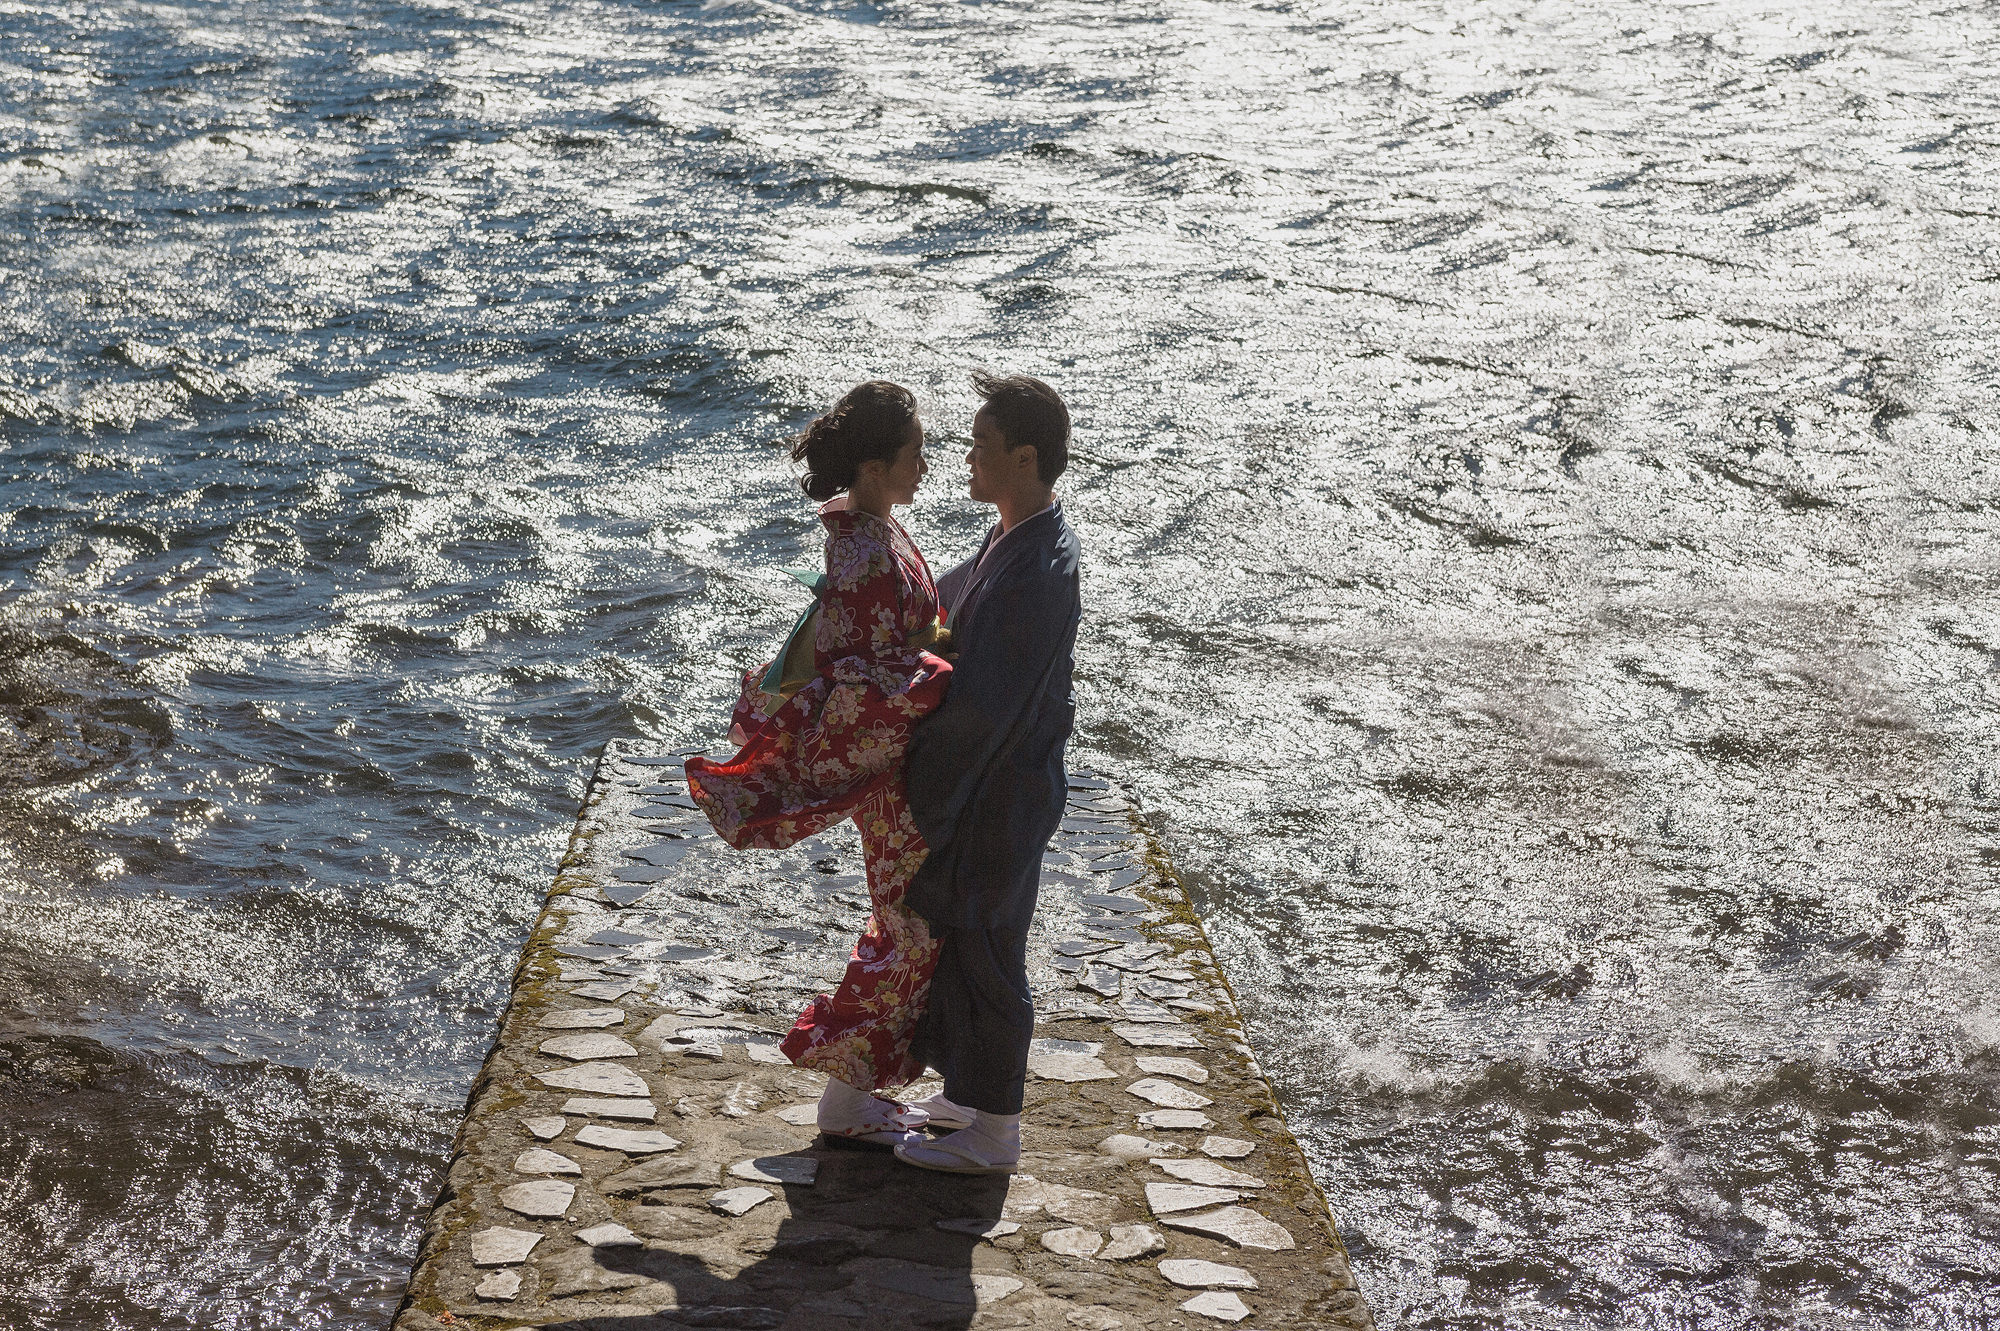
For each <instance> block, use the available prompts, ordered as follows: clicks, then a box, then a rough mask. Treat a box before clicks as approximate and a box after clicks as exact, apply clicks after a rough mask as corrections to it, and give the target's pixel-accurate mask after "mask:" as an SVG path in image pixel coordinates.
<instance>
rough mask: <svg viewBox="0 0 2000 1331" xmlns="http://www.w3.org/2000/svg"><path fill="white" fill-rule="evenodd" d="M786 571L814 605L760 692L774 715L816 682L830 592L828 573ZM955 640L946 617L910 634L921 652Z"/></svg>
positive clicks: (775, 661)
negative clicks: (824, 604)
mask: <svg viewBox="0 0 2000 1331" xmlns="http://www.w3.org/2000/svg"><path fill="white" fill-rule="evenodd" d="M785 572H787V573H789V574H791V575H792V576H793V577H795V578H797V579H798V580H799V581H800V582H802V583H804V584H805V585H806V586H808V587H810V588H812V594H813V600H812V604H811V605H809V606H807V607H806V608H805V609H804V610H801V611H800V612H799V619H798V622H797V623H796V624H793V625H792V631H791V634H790V635H789V636H787V637H786V639H785V645H784V646H783V647H782V648H780V649H779V651H778V654H777V656H776V657H775V658H773V659H772V661H771V667H770V669H768V670H766V671H765V672H764V679H763V682H762V683H760V684H759V685H758V686H757V691H758V692H759V693H762V694H763V695H764V709H763V710H764V715H766V716H773V715H775V714H776V713H777V710H778V709H779V708H780V707H783V706H784V705H785V702H786V700H787V699H789V698H790V697H791V696H792V695H793V694H794V693H797V692H798V691H799V690H800V689H802V688H804V687H805V686H806V685H807V684H810V683H811V682H812V677H813V667H814V660H813V641H814V639H815V638H817V637H818V635H819V598H820V597H821V596H822V595H823V594H824V593H825V591H826V574H824V573H822V572H820V571H819V570H818V569H814V568H788V569H786V570H785ZM950 640H951V630H950V629H948V628H946V627H945V626H944V620H943V619H942V617H940V618H939V619H936V620H933V621H932V622H931V623H930V625H928V626H927V627H925V628H923V629H920V630H918V631H917V632H915V633H912V634H911V635H910V644H909V645H910V646H911V647H914V648H918V649H920V650H928V649H933V648H942V646H943V645H944V644H946V643H948V642H949V641H950Z"/></svg>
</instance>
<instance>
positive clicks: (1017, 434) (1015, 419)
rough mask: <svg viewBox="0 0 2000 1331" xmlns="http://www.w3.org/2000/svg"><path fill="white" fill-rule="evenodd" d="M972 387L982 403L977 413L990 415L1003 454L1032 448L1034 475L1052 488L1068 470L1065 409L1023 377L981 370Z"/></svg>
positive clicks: (1050, 392) (1039, 384)
mask: <svg viewBox="0 0 2000 1331" xmlns="http://www.w3.org/2000/svg"><path fill="white" fill-rule="evenodd" d="M972 387H973V390H974V391H975V392H977V393H978V394H979V396H981V397H983V398H985V399H986V405H985V406H983V407H981V408H980V410H981V411H984V412H988V413H990V414H991V415H992V418H993V424H994V425H995V426H996V427H997V428H998V429H999V431H1000V437H1001V438H1002V439H1004V440H1006V441H1007V451H1008V452H1010V453H1011V452H1013V451H1014V450H1015V449H1017V448H1019V447H1021V446H1022V445H1023V444H1031V445H1033V446H1034V449H1035V474H1036V475H1037V476H1039V477H1040V478H1041V482H1042V484H1043V485H1054V484H1055V483H1056V478H1057V477H1058V476H1060V475H1062V474H1063V469H1064V468H1066V467H1068V466H1069V408H1068V407H1066V406H1064V405H1063V400H1062V398H1061V397H1060V396H1059V395H1058V394H1057V393H1056V390H1055V389H1053V388H1050V387H1049V386H1048V385H1047V384H1045V383H1043V382H1042V381H1041V380H1039V379H1031V378H1029V377H1028V376H1027V375H1025V374H1009V375H997V374H987V373H986V372H985V371H984V370H982V371H980V372H979V373H977V374H975V375H973V376H972Z"/></svg>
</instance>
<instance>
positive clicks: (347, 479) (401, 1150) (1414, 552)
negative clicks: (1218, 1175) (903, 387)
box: [0, 0, 2000, 1328]
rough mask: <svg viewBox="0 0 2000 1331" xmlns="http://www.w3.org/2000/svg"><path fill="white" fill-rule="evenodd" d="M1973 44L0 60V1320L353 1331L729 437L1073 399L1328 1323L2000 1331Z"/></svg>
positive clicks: (1987, 234) (733, 547) (897, 32)
mask: <svg viewBox="0 0 2000 1331" xmlns="http://www.w3.org/2000/svg"><path fill="white" fill-rule="evenodd" d="M1996 62H2000V17H1996V11H1995V10H1994V8H1993V7H1992V6H1991V5H1986V4H1962V5H1951V4H1930V5H1924V4H1914V3H1889V2H1874V3H1859V2H1858V0H1855V2H1850V3H1806V4H1799V5H1788V6H1776V5H1772V6H1767V7H1757V6H1752V5H1748V4H1743V5H1719V4H1716V5H1694V4H1666V3H1662V2H1661V0H1649V2H1647V3H1638V2H1636V0H1635V2H1633V3H1614V2H1609V0H1580V2H1579V3H1572V4H1562V5H1557V4H1530V3H1523V2H1522V0H1500V2H1498V3H1482V4H1474V3H1458V4H1442V3H1421V2H1419V0H1378V2H1376V3H1368V4H1362V3H1355V2H1350V0H1339V2H1334V0H1328V2H1326V3H1306V2H1303V0H1302V2H1300V3H1264V4H1252V3H1248V0H1244V2H1243V3H1237V4H1221V3H1201V2H1200V0H1178V2H1175V3H1166V2H1164V0H1131V2H1129V3H1121V4H1118V5H1115V6H1113V5H1103V4H1088V3H1078V2H1076V0H1051V2H1050V3H1042V4H1036V5H1032V6H1030V5H1025V4H1011V5H1009V4H981V5H972V4H947V3H939V2H938V0H911V2H910V3H883V4H875V5H865V4H834V3H827V4H799V5H793V6H787V5H782V4H778V3H773V2H771V0H751V2H746V3H738V4H728V3H710V4H707V5H696V4H692V3H670V2H667V0H654V2H653V3H649V4H632V3H621V2H619V0H604V2H600V3H551V2H550V0H520V2H518V3H514V4H510V5H506V6H501V5H497V4H433V5H423V4H402V3H393V2H389V0H377V2H376V3H364V2H363V0H319V2H317V3H314V2H312V0H268V2H266V3H249V2H246V0H214V2H212V3H185V2H176V0H157V2H155V3H148V4H139V3H136V2H135V0H102V2H99V3H90V4H84V3H81V2H80V0H67V2H65V0H35V3H33V4H23V3H20V0H0V330H4V333H0V418H4V419H0V949H3V950H0V965H4V970H5V973H6V974H7V975H8V977H9V981H10V983H9V985H8V989H7V995H6V998H5V999H4V1005H3V1006H0V1180H4V1181H0V1324H5V1325H8V1326H12V1327H23V1328H26V1327H78V1326H90V1327H100V1328H114V1327H116V1328H127V1327H129V1328H163V1327H201V1328H236V1327H262V1326H276V1325H284V1326H288V1327H319V1326H339V1327H363V1326H378V1325H381V1324H382V1323H383V1321H384V1320H385V1319H386V1316H387V1314H388V1312H389V1311H390V1310H391V1309H392V1308H393V1306H394V1301H395V1298H396V1297H397V1294H398V1292H399V1289H400V1282H401V1278H402V1276H403V1273H404V1272H405V1270H406V1268H407V1263H408V1260H409V1258H410V1255H411V1253H412V1252H413V1251H414V1247H415V1242H416V1237H417V1233H418V1226H419V1223H420V1219H421V1217H422V1215H423V1213H424V1211H425V1209H426V1207H427V1205H428V1203H429V1201H430V1198H431V1196H432V1194H433V1191H434V1189H435V1188H436V1186H437V1184H438V1182H439V1180H440V1178H441V1175H442V1170H443V1166H444V1161H445V1156H446V1153H447V1151H448V1148H449V1144H450V1134H451V1132H452V1129H453V1127H454V1126H455V1123H456V1120H457V1116H458V1112H459V1108H460V1106H461V1104H462V1101H463V1096H464V1093H465V1090H466V1087H467V1084H468V1082H469V1079H470V1077H471V1074H472V1072H473V1071H474V1069H475V1068H476V1066H477V1064H478V1061H479V1059H480V1057H481V1055H482V1054H483V1052H484V1049H485V1047H486V1043H487V1041H488V1039H489V1038H490V1036H491V1034H492V1031H493V1028H494V1022H495V1019H496V1016H497V1008H498V1004H499V1003H500V1002H501V1001H502V999H503V997H504V994H505V983H506V977H507V973H508V969H509V966H510V964H511V962H512V959H513V957H514V955H515V951H516V947H517V944H518V941H519V939H520V937H521V936H522V933H523V930H524V928H525V925H526V923H527V921H528V920H529V919H530V918H531V917H532V913H533V911H534V910H535V908H536V905H537V902H538V899H539V897H540V894H541V892H542V890H543V889H544V887H545V886H546V884H547V882H548V880H549V878H550V875H551V871H552V867H553V864H554V861H555V859H556V857H557V855H558V853H559V851H560V847H561V845H562V843H563V839H564V837H565V834H566V832H567V830H568V826H569V822H570V818H571V815H572V812H573V807H572V806H573V801H574V800H575V798H576V797H577V795H578V793H579V792H580V790H581V786H582V777H583V774H584V770H585V764H586V760H587V758H588V757H589V755H590V754H592V753H593V752H594V750H595V749H596V747H597V746H598V745H599V744H600V743H602V741H604V740H605V739H606V738H609V737H611V736H614V735H625V734H634V733H637V734H642V735H647V736H656V737H658V739H659V740H660V742H661V743H662V744H680V743H685V742H694V743H702V742H706V741H708V740H710V739H712V738H714V735H715V732H716V730H717V728H718V724H719V719H720V716H721V710H720V709H721V705H722V702H723V699H724V696H725V693H726V692H727V690H728V686H729V679H730V671H731V669H732V668H733V667H734V666H736V665H737V664H738V663H741V662H743V661H745V660H746V659H747V658H749V657H751V656H752V655H754V654H755V653H756V652H758V651H759V650H761V649H764V648H766V647H768V645H769V644H770V643H772V642H773V641H775V639H776V638H777V637H778V636H779V634H780V633H781V632H782V629H783V627H784V625H785V624H786V623H787V622H788V620H789V616H790V614H791V612H792V609H793V606H794V601H795V594H794V592H793V590H792V588H791V586H790V584H789V583H788V580H787V579H785V578H784V577H783V576H782V575H780V574H778V573H776V572H775V570H776V569H778V568H779V567H781V566H783V565H785V564H789V563H795V562H798V561H800V560H802V559H805V560H809V559H810V558H811V557H812V555H813V551H814V549H815V546H816V540H815V536H814V528H813V526H812V524H811V522H810V521H809V518H808V509H807V505H806V504H805V503H804V502H803V501H802V500H801V499H799V498H798V496H797V495H796V494H795V493H794V492H793V491H792V490H791V489H790V488H789V487H790V479H789V476H790V473H789V471H788V469H787V466H786V464H785V462H784V458H783V454H782V450H781V448H780V447H779V445H778V442H777V441H778V440H779V439H780V437H781V436H782V435H783V434H784V433H785V432H786V431H788V430H791V429H793V428H795V427H796V426H798V425H799V424H800V423H801V422H802V421H803V420H804V419H805V418H806V417H807V416H808V415H809V414H811V413H812V412H813V411H814V410H815V409H816V408H817V407H819V406H820V405H822V404H824V403H825V402H826V401H827V400H829V399H830V398H831V397H832V396H833V395H834V394H835V393H837V392H838V391H839V390H840V389H842V388H844V387H845V386H846V385H847V384H849V383H850V382H852V381H855V380H858V379H861V378H864V377H869V376H875V375H889V376H893V377H897V378H901V379H904V380H906V381H908V382H910V383H912V384H913V385H915V386H917V387H918V388H919V390H920V392H921V393H922V394H923V396H924V400H925V403H926V408H927V412H928V416H929V420H930V424H931V426H932V430H933V438H934V441H935V444H936V446H937V449H938V457H937V459H936V461H937V463H938V466H937V469H936V470H935V471H934V473H933V478H932V482H931V485H930V486H929V488H927V489H926V491H925V492H924V494H923V495H922V497H921V498H920V501H919V503H918V504H917V506H916V509H915V511H914V517H913V519H912V526H913V527H914V529H915V530H916V531H917V533H918V535H919V538H920V539H921V540H922V541H923V542H924V544H925V545H926V546H927V547H928V548H929V549H930V550H931V551H932V552H933V554H934V555H936V556H937V557H938V560H939V562H943V561H945V560H947V559H949V558H951V557H952V556H953V555H954V554H956V553H959V552H964V551H966V550H969V549H970V548H971V546H972V545H973V543H974V542H975V541H976V540H977V538H978V534H979V530H980V525H981V524H980V515H979V514H978V513H977V512H976V511H974V510H973V509H972V508H970V507H969V505H968V504H967V503H966V502H965V501H964V499H963V498H962V497H961V488H960V486H959V480H960V478H961V476H962V473H961V471H960V470H959V468H958V464H957V462H956V454H957V452H958V450H959V448H960V447H961V445H962V443H963V440H964V435H965V428H966V421H967V416H968V412H969V409H970V407H971V406H972V405H973V403H972V399H971V397H970V394H969V390H968V388H967V386H966V383H965V372H966V370H967V369H968V368H969V367H971V366H973V365H976V364H988V365H992V366H995V367H998V368H1003V369H1010V370H1011V369H1023V370H1028V371H1031V372H1035V373H1040V374H1043V375H1045V376H1047V377H1048V378H1050V379H1051V380H1053V381H1054V382H1056V383H1057V384H1058V385H1059V386H1060V387H1061V388H1062V389H1063V390H1064V391H1065V392H1066V393H1067V394H1068V395H1069V397H1070V399H1071V401H1072V403H1073V404H1074V406H1075V409H1076V414H1077V418H1078V423H1079V437H1078V446H1079V454H1078V459H1077V462H1076V465H1075V466H1074V468H1073V469H1072V472H1071V474H1070V480H1069V482H1068V485H1067V493H1068V496H1069V499H1070V512H1071V515H1072V517H1073V519H1074V520H1075V521H1076V523H1077V525H1078V527H1079V528H1080V530H1081V532H1082V534H1083V536H1084V539H1085V541H1086V546H1087V550H1088V555H1089V559H1090V564H1089V568H1088V583H1087V588H1086V593H1087V597H1088V602H1089V616H1090V617H1089V621H1088V625H1087V628H1086V635H1085V641H1084V643H1083V646H1082V668H1081V678H1080V692H1081V695H1082V703H1083V717H1082V722H1081V731H1080V735H1079V741H1078V745H1077V753H1078V757H1079V760H1080V761H1085V762H1089V763H1092V764H1095V765H1098V766H1102V767H1104V768H1107V769H1109V770H1112V771H1115V772H1116V773H1117V774H1118V775H1119V776H1120V777H1121V778H1122V779H1124V780H1126V781H1127V782H1129V783H1131V784H1132V785H1133V786H1135V787H1136V788H1137V789H1138V790H1139V791H1141V792H1143V794H1144V796H1145V798H1146V799H1147V801H1148V802H1149V804H1150V806H1151V807H1152V808H1153V810H1154V811H1155V812H1156V816H1157V818H1158V821H1159V824H1160V826H1161V828H1162V830H1163V832H1164V834H1165V836H1166V839H1167V842H1168V845H1169V847H1170V848H1171V850H1172V851H1173V853H1174V854H1175V856H1176V857H1177V859H1178V861H1179V862H1180V864H1181V865H1182V867H1183V868H1184V869H1185V870H1186V871H1187V873H1188V875H1189V878H1190V882H1191V884H1192V885H1193V887H1194V889H1195V891H1196V892H1197V893H1198V895H1199V896H1200V898H1201V900H1202V901H1203V904H1204V909H1205V910H1206V911H1207V913H1208V917H1209V920H1210V924H1211V927H1212V929H1213V930H1214V932H1215V934H1216V937H1217V941H1218V944H1219V946H1220V949H1221V951H1222V952H1223V954H1224V957H1225V960H1226V962H1227V963H1228V964H1229V966H1230V967H1231V969H1232V972H1233V974H1234V975H1235V976H1236V977H1237V979H1238V981H1239V984H1240V987H1241V991H1242V998H1243V1005H1244V1008H1245V1010H1246V1013H1247V1015H1248V1016H1249V1017H1250V1019H1251V1021H1252V1023H1253V1028H1254V1030H1255V1033H1256V1038H1257V1039H1258V1042H1259V1044H1260V1047H1261V1049H1262V1051H1263V1053H1264V1055H1265V1057H1266V1059H1267V1061H1268V1063H1269V1066H1270V1067H1271V1069H1272V1071H1273V1073H1274V1075H1275V1077H1276V1078H1277V1080H1278V1082H1279V1084H1280V1089H1281V1093H1282V1095H1283V1097H1284V1100H1285V1102H1286V1104H1287V1106H1288V1108H1289V1111H1290V1113H1291V1115H1292V1119H1293V1122H1294V1124H1295V1125H1296V1126H1297V1127H1298V1129H1299V1130H1300V1133H1301V1136H1302V1137H1303V1138H1304V1139H1305V1140H1306V1141H1307V1143H1308V1146H1309V1149H1310V1150H1311V1152H1312V1154H1313V1158H1314V1162H1315V1165H1316V1167H1317V1169H1318V1170H1319V1173H1320V1176H1321V1178H1322V1179H1323V1180H1324V1182H1325V1183H1326V1185H1327V1188H1328V1191H1329V1194H1330V1196H1331V1197H1332V1198H1333V1199H1334V1205H1335V1207H1336V1210H1337V1212H1338V1214H1339V1219H1340V1222H1341V1225H1342V1227H1343V1229H1344V1230H1345V1232H1346V1234H1347V1237H1348V1239H1349V1242H1350V1244H1351V1245H1352V1247H1353V1249H1354V1253H1355V1257H1356V1260H1357V1265H1358V1267H1359V1271H1360V1276H1361V1280H1362V1284H1363V1287H1364V1289H1365V1291H1366V1292H1367V1294H1368V1295H1369V1297H1370V1299H1371V1301H1372V1302H1373V1304H1374V1307H1375V1309H1376V1311H1377V1315H1378V1318H1379V1319H1380V1321H1381V1323H1382V1324H1383V1325H1384V1326H1385V1327H1389V1326H1399V1327H1412V1328H1444V1327H1450V1328H1484V1327H1501V1326H1528V1327H1537V1328H1541V1327H1551V1328H1569V1327H1608V1326H1621V1327H1622V1326H1632V1327H1661V1328H1695V1327H1700V1328H1724V1327H1727V1328H1734V1327H1787V1326H1799V1327H1822V1326H1824V1327H1835V1326H1843V1327H1844V1326H1865V1327H1903V1326H1910V1327H1927V1328H1929V1327H1936V1328H1946V1327H1952V1328H1957V1327H1976V1326H1988V1325H2000V1296H1996V1293H1995V1285H1996V1280H2000V1277H1996V1275H1995V1272H1996V1270H2000V1220H1996V1219H1995V1217H1996V1214H2000V1127H1996V1112H2000V1110H1996V1105H2000V1098H1997V1097H1996V1092H2000V1000H1997V999H1996V997H1995V993H1996V982H1997V981H2000V962H1996V957H1997V956H2000V880H1996V872H1995V866H1996V865H2000V759H1996V757H1995V753H1996V748H1995V740H1996V738H2000V705H1996V704H2000V685H1997V684H1996V676H1995V671H1996V666H2000V580H1996V576H1995V575H1996V571H2000V544H1996V542H1995V540H1994V535H1995V526H1996V511H2000V499H1996V494H2000V440H1997V439H1996V434H1995V427H1994V418H1993V408H1994V402H1995V390H1996V387H2000V384H1996V380H2000V369H1996V365H2000V335H1996V333H1995V320H1994V317H1993V315H1994V309H1995V303H1996V295H2000V286H1996V283H2000V205H1996V204H1995V199H1996V197H2000V164H1997V163H1996V157H2000V153H1996V149H2000V82H1997V81H1996V80H1995V78H1994V74H1993V71H1994V69H1995V68H1996Z"/></svg>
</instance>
